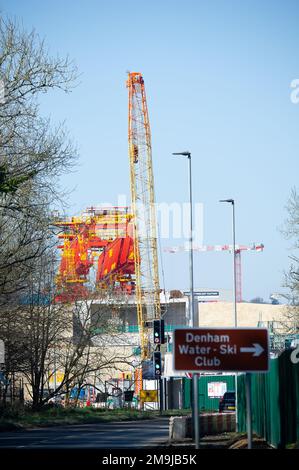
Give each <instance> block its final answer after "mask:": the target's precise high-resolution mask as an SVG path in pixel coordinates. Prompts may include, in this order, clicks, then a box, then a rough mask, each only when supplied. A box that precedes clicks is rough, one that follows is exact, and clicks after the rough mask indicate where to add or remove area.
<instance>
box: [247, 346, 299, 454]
mask: <svg viewBox="0 0 299 470" xmlns="http://www.w3.org/2000/svg"><path fill="white" fill-rule="evenodd" d="M291 353H292V351H290V350H288V351H284V352H283V353H282V354H281V355H280V356H279V357H278V358H275V359H271V360H270V370H269V372H268V373H267V374H252V380H251V384H252V385H251V390H252V427H253V431H254V432H255V433H256V434H258V435H259V436H261V437H263V438H264V439H266V440H267V442H268V443H269V444H271V445H273V446H274V447H276V448H285V447H286V446H287V445H288V444H292V443H295V442H297V441H299V363H297V364H294V363H293V362H292V361H291V358H290V355H291ZM238 418H239V431H240V432H245V431H246V397H245V374H242V375H240V376H239V377H238Z"/></svg>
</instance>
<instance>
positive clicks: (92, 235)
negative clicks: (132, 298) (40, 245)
mask: <svg viewBox="0 0 299 470" xmlns="http://www.w3.org/2000/svg"><path fill="white" fill-rule="evenodd" d="M132 217H133V216H132V214H131V213H130V212H129V211H128V208H127V207H108V208H103V207H90V208H87V209H86V211H85V212H84V213H83V214H82V215H80V216H77V217H71V218H70V219H57V220H56V221H55V222H54V225H55V226H56V227H58V228H59V230H60V233H59V234H58V238H59V239H61V240H62V241H63V243H62V244H60V245H59V246H58V248H60V249H61V250H62V253H61V261H60V266H59V272H58V274H57V277H56V286H57V291H58V292H57V296H56V300H57V301H62V302H72V301H74V300H78V299H80V298H87V297H88V295H89V294H90V290H89V289H88V284H90V269H91V268H92V267H94V268H95V269H96V277H95V287H96V288H97V289H101V290H102V291H105V290H106V291H111V290H113V291H114V292H117V291H118V292H119V291H121V292H127V293H131V292H133V291H134V285H135V281H134V269H135V267H134V250H133V239H132V222H131V220H132Z"/></svg>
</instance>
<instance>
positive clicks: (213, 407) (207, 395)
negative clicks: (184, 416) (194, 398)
mask: <svg viewBox="0 0 299 470" xmlns="http://www.w3.org/2000/svg"><path fill="white" fill-rule="evenodd" d="M191 383H192V381H191V380H190V379H187V378H184V379H183V408H184V409H188V408H190V407H191V393H192V386H191ZM232 390H235V377H234V375H211V376H205V375H204V376H200V378H199V387H198V400H199V409H200V410H201V411H218V409H219V401H220V396H222V395H223V393H224V392H225V391H232ZM217 395H218V396H217Z"/></svg>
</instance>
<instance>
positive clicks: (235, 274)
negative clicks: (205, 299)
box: [219, 199, 239, 432]
mask: <svg viewBox="0 0 299 470" xmlns="http://www.w3.org/2000/svg"><path fill="white" fill-rule="evenodd" d="M219 202H228V203H230V204H231V205H232V232H233V273H234V275H233V278H234V286H233V297H234V326H235V328H237V327H238V315H237V265H236V220H235V201H234V199H221V200H220V201H219ZM235 394H236V407H235V408H236V431H237V432H238V431H239V421H238V377H237V374H236V375H235Z"/></svg>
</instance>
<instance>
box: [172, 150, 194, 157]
mask: <svg viewBox="0 0 299 470" xmlns="http://www.w3.org/2000/svg"><path fill="white" fill-rule="evenodd" d="M172 155H182V156H183V157H188V158H190V157H191V152H188V151H185V152H175V153H173V154H172Z"/></svg>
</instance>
